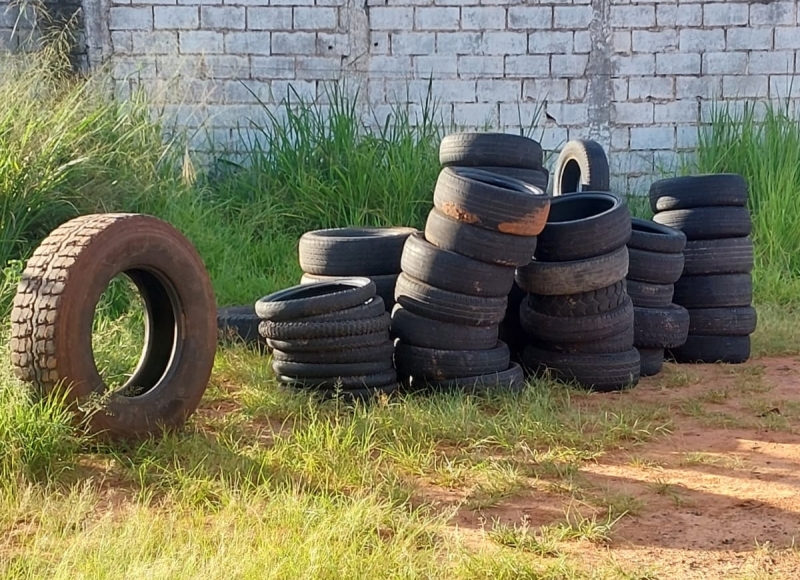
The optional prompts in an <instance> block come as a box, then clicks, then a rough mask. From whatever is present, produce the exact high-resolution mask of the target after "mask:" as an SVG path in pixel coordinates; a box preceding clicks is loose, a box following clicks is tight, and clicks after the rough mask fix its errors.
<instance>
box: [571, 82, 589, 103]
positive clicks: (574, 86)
mask: <svg viewBox="0 0 800 580" xmlns="http://www.w3.org/2000/svg"><path fill="white" fill-rule="evenodd" d="M588 88H589V83H588V81H587V80H586V79H570V81H569V100H570V101H582V100H583V99H585V98H586V90H587V89H588Z"/></svg>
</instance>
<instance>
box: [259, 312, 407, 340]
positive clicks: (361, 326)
mask: <svg viewBox="0 0 800 580" xmlns="http://www.w3.org/2000/svg"><path fill="white" fill-rule="evenodd" d="M390 321H391V317H390V316H389V313H388V312H384V313H383V314H382V315H381V316H376V317H374V318H367V319H362V320H332V321H326V322H272V321H271V320H262V321H261V324H259V325H258V332H259V334H261V336H263V337H264V338H270V339H272V340H303V339H313V338H339V337H344V336H354V335H358V334H373V333H376V332H381V331H383V330H386V331H388V330H389V323H390Z"/></svg>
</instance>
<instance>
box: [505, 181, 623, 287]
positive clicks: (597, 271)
mask: <svg viewBox="0 0 800 580" xmlns="http://www.w3.org/2000/svg"><path fill="white" fill-rule="evenodd" d="M576 195H577V194H576ZM567 197H568V196H565V197H564V199H566V198H567ZM627 274H628V248H626V247H625V246H624V245H623V246H621V247H619V248H617V249H616V250H614V251H613V252H611V253H608V254H603V255H602V256H598V257H596V258H584V259H582V260H573V261H570V262H541V261H539V260H534V261H533V262H531V263H530V264H528V265H527V266H523V267H521V268H517V273H516V281H517V284H518V285H519V287H520V288H522V289H523V290H525V291H526V292H528V293H530V294H541V295H543V296H554V295H566V294H580V293H582V292H591V291H593V290H599V289H600V288H605V287H606V286H612V285H614V284H616V283H617V282H619V281H620V280H623V279H624V278H625V276H626V275H627Z"/></svg>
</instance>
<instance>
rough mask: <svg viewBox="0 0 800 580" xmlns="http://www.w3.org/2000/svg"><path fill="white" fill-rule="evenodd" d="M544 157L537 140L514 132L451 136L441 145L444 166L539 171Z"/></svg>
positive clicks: (467, 133)
mask: <svg viewBox="0 0 800 580" xmlns="http://www.w3.org/2000/svg"><path fill="white" fill-rule="evenodd" d="M543 155H544V152H543V151H542V146H541V145H540V144H539V143H538V142H537V141H534V140H533V139H530V138H528V137H523V136H522V135H514V134H512V133H491V132H485V133H484V132H464V133H452V134H450V135H446V136H445V137H444V138H442V140H441V141H440V142H439V163H440V164H441V166H442V167H449V166H459V167H476V166H481V165H489V166H497V167H519V168H524V169H539V168H540V167H541V166H542V158H543Z"/></svg>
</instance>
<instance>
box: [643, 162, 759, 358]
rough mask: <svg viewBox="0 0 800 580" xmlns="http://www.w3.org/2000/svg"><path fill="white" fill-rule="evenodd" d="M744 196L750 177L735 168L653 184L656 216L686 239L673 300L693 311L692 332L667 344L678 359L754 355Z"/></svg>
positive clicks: (652, 202)
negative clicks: (675, 345)
mask: <svg viewBox="0 0 800 580" xmlns="http://www.w3.org/2000/svg"><path fill="white" fill-rule="evenodd" d="M747 199H748V187H747V182H746V181H745V179H744V178H743V177H742V176H741V175H736V174H731V173H720V174H707V175H693V176H686V177H675V178H670V179H664V180H661V181H657V182H655V183H653V184H652V186H651V187H650V205H651V207H652V209H653V211H654V212H655V216H654V217H653V221H654V222H656V223H659V224H663V225H666V226H669V227H672V228H675V229H679V230H681V231H682V232H683V233H684V234H685V235H686V239H687V242H686V247H685V249H684V267H683V273H682V275H681V277H680V279H679V280H678V281H677V282H676V283H675V295H674V298H673V301H674V302H675V303H676V304H680V305H681V306H683V307H685V308H686V309H687V310H688V311H689V334H688V337H687V339H686V342H685V343H684V344H683V345H682V346H680V347H678V348H674V349H670V350H669V353H670V354H671V356H672V357H673V358H674V359H675V360H676V361H677V362H686V363H691V362H727V363H742V362H745V361H746V360H747V359H748V358H750V335H751V334H752V333H753V332H754V331H755V328H756V324H757V315H756V311H755V309H754V308H753V306H752V300H753V281H752V276H751V272H752V269H753V242H752V240H751V239H750V233H751V230H752V220H751V218H750V213H749V211H748V209H747Z"/></svg>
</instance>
